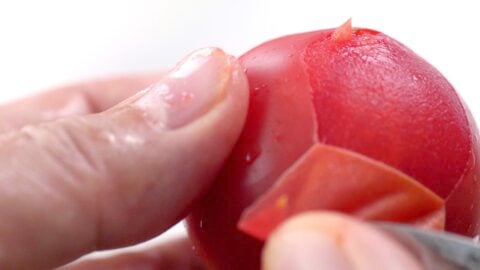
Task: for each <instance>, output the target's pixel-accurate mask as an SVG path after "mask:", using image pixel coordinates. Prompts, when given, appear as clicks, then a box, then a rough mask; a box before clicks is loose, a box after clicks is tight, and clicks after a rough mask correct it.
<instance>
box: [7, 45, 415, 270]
mask: <svg viewBox="0 0 480 270" xmlns="http://www.w3.org/2000/svg"><path fill="white" fill-rule="evenodd" d="M185 65H187V66H185ZM187 67H188V70H189V71H188V70H186V68H187ZM180 71H182V72H180ZM187 71H188V72H187ZM180 75H181V76H180ZM179 77H182V78H183V79H182V83H180V84H178V81H176V80H177V79H178V78H179ZM154 82H156V83H154ZM152 83H154V86H153V87H149V88H148V87H147V86H149V85H151V84H152ZM162 85H163V86H165V85H167V86H168V87H169V89H170V91H167V92H165V91H164V90H160V89H165V88H164V87H163V86H162ZM146 87H147V90H145V91H141V92H138V91H139V90H141V89H145V88H146ZM165 93H167V94H168V93H169V94H172V95H173V96H174V100H175V95H177V96H178V94H180V97H182V96H189V97H191V98H192V99H189V100H190V101H192V100H193V101H192V102H197V103H196V105H194V107H195V108H196V109H194V110H193V111H192V110H190V111H188V109H187V110H185V108H182V107H181V106H182V104H183V105H184V103H182V99H181V98H180V99H179V100H178V99H177V101H180V102H179V103H169V106H167V105H166V102H171V101H172V99H171V98H166V96H165ZM184 93H186V94H184ZM188 93H190V94H195V95H193V97H192V96H191V95H188ZM202 94H206V96H205V95H204V96H201V95H202ZM132 95H133V96H132ZM170 97H171V96H170ZM197 97H198V99H197ZM165 98H166V99H165ZM122 100H123V101H122ZM120 101H121V102H120ZM183 101H185V100H183ZM118 102H120V103H119V104H118ZM247 103H248V87H247V86H246V81H245V78H244V74H243V70H242V68H241V67H240V66H239V65H238V63H237V61H236V60H235V59H234V58H232V57H230V56H228V55H226V54H225V53H223V52H222V51H220V50H218V49H210V50H207V51H205V50H203V51H201V52H197V53H194V54H193V55H191V56H190V57H189V58H188V60H184V61H183V62H182V64H180V65H179V66H177V68H176V69H175V70H174V71H173V72H169V73H166V74H165V75H161V74H144V75H136V76H127V77H121V78H112V79H109V80H101V81H95V82H89V83H82V84H77V85H74V86H69V87H64V88H60V89H55V90H52V91H48V92H44V93H41V94H39V95H36V96H33V97H29V98H25V99H22V100H19V101H15V102H12V103H9V104H5V105H3V106H0V116H1V117H0V119H1V122H0V168H1V170H0V195H1V196H0V212H1V213H2V218H1V219H0V240H1V241H0V268H2V269H51V268H52V267H57V266H60V265H63V264H65V263H69V262H72V261H73V260H75V259H76V258H78V257H80V256H82V255H85V254H88V253H89V252H92V251H95V250H102V249H106V248H118V247H123V246H128V245H132V244H136V243H139V242H142V241H144V240H146V239H148V238H150V237H153V236H155V235H158V234H161V233H162V232H163V231H165V230H166V229H167V228H169V227H170V226H171V225H172V224H174V223H176V222H177V221H178V220H179V219H181V218H182V217H183V216H185V214H186V213H188V211H189V210H190V208H191V207H192V206H193V205H194V204H195V201H197V200H199V199H200V198H201V197H202V196H203V195H204V191H205V190H206V189H208V188H209V186H210V184H211V181H213V178H214V177H213V176H214V175H215V173H216V172H217V171H218V170H219V169H220V167H221V166H222V165H223V163H224V161H225V159H226V158H227V156H228V154H229V152H230V149H231V148H232V146H233V144H234V143H235V141H236V139H237V138H238V136H239V133H240V131H241V129H242V126H243V122H244V118H245V114H246V111H247V106H248V104H247ZM172 106H173V109H171V107H172ZM175 106H176V107H175ZM178 106H180V107H178ZM179 109H180V110H179ZM172 112H175V113H174V114H172ZM177 116H178V117H177ZM226 125H228V128H225V126H226ZM126 135H131V136H126ZM133 135H135V136H133ZM134 139H135V140H134ZM189 160H195V161H196V162H188V161H189ZM219 214H221V213H219ZM338 224H343V225H342V226H337V225H338ZM332 226H333V227H335V228H337V229H336V230H327V229H325V228H331V227H332ZM358 231H361V232H362V235H364V236H365V237H367V239H375V241H374V242H368V241H367V242H365V239H360V238H358V237H357V236H358V235H357V234H356V232H358ZM305 233H306V234H308V235H312V234H313V235H316V236H315V237H313V238H312V239H313V242H312V241H311V242H309V243H304V241H303V240H302V239H303V238H302V237H303V235H305ZM341 235H344V236H346V237H349V238H350V239H351V243H353V244H354V246H355V243H357V247H358V246H360V247H361V246H363V245H366V246H368V247H370V249H369V250H370V251H371V253H369V254H362V253H359V250H361V249H353V250H350V251H349V252H347V253H342V252H343V251H341V250H339V247H338V246H335V245H330V244H329V243H330V242H329V241H330V240H329V239H331V238H335V237H339V236H341ZM325 241H326V242H325ZM295 243H296V245H298V248H297V249H294V251H297V252H291V244H295ZM325 243H327V244H325ZM307 244H308V245H307ZM266 247H267V248H266V249H265V251H264V255H263V257H264V260H263V262H264V269H266V270H277V269H285V267H286V266H288V265H291V264H292V263H295V264H296V263H298V262H299V261H302V260H304V259H307V260H310V261H311V262H312V263H311V264H309V265H305V264H303V265H298V267H297V268H296V269H311V268H305V267H316V268H318V267H323V268H322V269H345V268H340V267H345V265H350V264H346V262H345V260H346V261H348V262H350V261H352V260H353V262H354V263H355V264H351V265H350V266H352V267H354V266H355V267H357V266H358V267H360V268H358V267H357V268H351V269H375V268H365V267H372V265H371V264H367V265H363V266H362V264H361V263H362V259H361V258H365V259H368V258H370V257H369V256H374V258H377V259H375V260H372V261H371V262H370V263H375V264H376V267H377V268H378V267H387V268H381V269H396V268H389V267H390V266H392V265H394V266H396V267H403V268H399V269H415V268H409V267H413V266H415V265H417V262H416V261H415V259H414V257H413V256H412V255H410V254H409V253H408V252H407V251H406V250H404V249H403V248H402V247H401V246H399V245H398V244H396V243H395V242H394V241H393V240H391V239H390V238H388V237H387V236H386V235H384V234H382V232H380V231H378V230H376V229H375V228H373V227H370V226H368V225H366V224H364V223H362V222H360V221H357V220H354V219H351V218H348V217H345V216H338V215H332V214H329V213H320V212H318V213H312V214H309V215H307V216H300V217H296V218H294V219H292V220H291V221H287V222H286V223H285V226H282V227H281V228H280V229H279V230H278V231H276V232H274V233H273V234H272V236H271V237H270V238H269V239H268V241H267V245H266ZM375 247H376V248H375ZM385 247H387V249H385ZM302 250H309V251H310V252H306V253H305V252H299V251H302ZM385 250H388V251H389V252H390V253H389V254H390V255H391V256H394V257H395V255H398V256H397V257H396V258H397V259H395V260H392V259H390V258H391V257H388V260H387V259H385V260H382V258H381V257H380V259H378V258H379V257H378V256H376V254H383V253H382V252H384V251H385ZM322 254H324V255H325V256H319V255H322ZM329 254H336V256H335V258H336V260H331V257H329V256H327V255H329ZM309 255H313V256H314V257H315V258H310V259H308V258H307V257H305V256H309ZM362 256H365V257H362ZM279 258H280V259H283V261H282V260H279ZM355 258H356V259H355ZM385 258H386V257H385ZM312 259H315V260H314V261H313V260H312ZM359 261H360V262H359ZM350 266H349V267H350ZM140 267H145V268H147V269H185V270H187V269H190V270H194V269H204V266H203V265H202V263H201V261H200V260H199V259H198V258H197V257H196V254H195V253H194V252H192V249H191V245H190V243H189V242H188V240H186V239H181V240H178V241H174V242H170V243H165V244H161V245H159V246H154V247H150V248H149V249H148V250H140V251H135V252H133V251H127V252H123V253H120V254H118V255H115V256H113V257H109V258H86V259H83V260H80V261H74V262H73V263H71V264H68V265H66V266H63V267H62V268H61V269H76V270H81V269H138V268H140ZM302 267H303V268H302ZM361 267H364V268H361ZM415 267H416V266H415Z"/></svg>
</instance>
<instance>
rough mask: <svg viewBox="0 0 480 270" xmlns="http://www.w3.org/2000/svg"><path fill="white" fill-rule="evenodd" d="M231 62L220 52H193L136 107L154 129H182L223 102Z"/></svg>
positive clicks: (150, 90)
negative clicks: (153, 125)
mask: <svg viewBox="0 0 480 270" xmlns="http://www.w3.org/2000/svg"><path fill="white" fill-rule="evenodd" d="M231 62H232V60H231V57H230V56H228V55H226V54H225V53H224V52H223V51H222V50H220V49H216V48H206V49H201V50H198V51H195V52H193V53H191V54H190V55H189V56H187V57H186V58H185V59H184V60H183V61H181V62H180V63H179V64H178V65H177V66H176V67H175V68H174V69H173V70H172V71H170V72H169V73H168V74H167V75H166V76H165V77H164V78H163V79H162V80H161V81H159V82H158V83H155V84H154V85H152V86H150V87H149V88H148V89H147V90H146V92H145V94H144V95H143V96H142V97H141V98H139V99H138V100H137V101H135V104H136V105H137V106H139V107H141V108H142V109H144V110H145V112H146V113H147V117H148V118H149V120H152V121H153V122H154V124H155V125H158V126H161V127H162V128H167V129H175V128H179V127H181V126H184V125H186V124H188V123H190V122H192V121H194V120H195V119H197V118H198V117H200V116H201V115H203V114H204V113H206V112H208V111H209V110H210V109H211V108H213V107H214V106H215V104H216V103H218V102H219V101H221V100H222V99H223V97H224V96H225V92H226V89H227V86H228V82H229V80H230V77H231V70H232V68H231V67H232V63H231Z"/></svg>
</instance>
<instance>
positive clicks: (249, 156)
mask: <svg viewBox="0 0 480 270" xmlns="http://www.w3.org/2000/svg"><path fill="white" fill-rule="evenodd" d="M241 64H242V65H243V66H244V67H245V69H246V73H247V76H248V79H249V83H250V91H251V97H250V108H249V113H248V117H247V122H246V124H245V128H244V131H243V133H242V135H241V137H240V139H239V141H238V143H237V145H236V147H235V149H234V150H233V152H232V154H231V156H230V158H229V160H228V161H227V163H226V164H225V166H224V168H223V170H222V171H221V172H220V174H219V176H218V179H217V181H216V184H215V185H214V187H213V188H212V190H211V191H210V192H209V194H208V195H207V196H206V198H205V200H204V201H203V202H201V204H200V205H199V206H198V207H197V208H196V209H195V210H194V211H193V213H192V214H191V215H190V216H189V218H188V227H189V233H190V236H191V237H192V239H193V241H194V243H195V246H196V249H197V250H198V252H199V253H200V255H202V256H203V257H204V258H205V259H206V260H207V262H208V263H209V264H210V265H211V266H212V267H213V269H232V270H234V269H243V270H249V269H259V257H260V252H261V248H262V242H261V241H259V240H256V239H254V238H253V237H251V236H249V235H248V234H246V233H244V232H241V231H239V230H238V229H237V224H238V222H239V219H240V216H241V215H242V213H243V212H244V210H245V208H247V207H249V206H250V205H251V204H252V203H253V202H255V201H256V200H257V199H258V198H259V197H261V196H262V195H263V194H265V193H268V191H269V189H270V188H271V187H272V185H274V183H276V181H277V180H278V179H280V178H282V177H281V176H282V175H283V174H285V173H286V171H288V169H289V168H291V167H292V166H293V165H294V164H295V163H296V162H299V160H301V157H302V156H303V155H305V153H307V152H308V151H309V149H311V148H312V147H313V146H314V145H318V144H324V145H331V146H332V147H338V148H343V149H345V150H347V151H352V152H354V153H356V154H358V155H363V156H365V157H366V158H369V159H372V160H375V162H379V163H382V164H384V165H385V166H388V167H391V168H392V169H394V170H398V171H400V172H401V173H403V174H405V175H407V176H409V177H411V178H413V179H415V180H416V181H418V183H419V184H421V185H422V186H424V187H426V188H427V189H429V190H431V191H433V193H435V194H436V195H435V196H438V197H439V198H440V199H442V200H445V203H446V229H447V230H450V231H454V232H458V233H462V234H466V235H474V234H476V233H478V231H479V228H480V226H479V224H478V217H479V202H480V198H479V190H480V186H479V185H480V184H479V183H478V181H477V180H476V179H478V177H479V175H480V173H479V169H478V167H477V166H476V164H475V162H474V157H475V156H476V155H477V156H478V143H477V135H476V134H477V132H476V128H475V127H474V123H473V120H472V119H471V117H470V116H469V113H468V111H467V110H466V108H465V107H464V105H463V103H462V102H461V100H460V98H459V97H458V95H457V94H456V92H455V90H454V89H453V87H452V86H451V85H450V84H449V82H448V81H447V80H446V79H445V78H444V77H443V76H442V75H441V74H440V73H439V72H438V71H437V70H436V69H435V68H434V67H432V66H431V65H430V64H428V63H427V62H426V61H425V60H423V59H422V58H420V57H419V56H417V55H416V54H415V53H413V52H412V51H411V50H409V49H408V48H406V47H405V46H404V45H402V44H401V43H399V42H397V41H395V40H394V39H392V38H390V37H388V36H386V35H384V34H382V33H380V32H377V31H373V30H368V29H352V28H351V26H350V24H349V23H347V24H345V25H344V26H342V27H340V28H338V29H329V30H323V31H317V32H310V33H304V34H297V35H292V36H286V37H282V38H279V39H276V40H272V41H270V42H267V43H264V44H262V45H260V46H259V47H257V48H254V49H253V50H251V51H249V52H247V53H246V54H245V55H243V56H242V57H241ZM314 159H315V158H314ZM367 167H368V166H367ZM388 170H390V169H388ZM283 178H285V177H283ZM287 178H288V177H287ZM297 178H298V177H297ZM310 178H311V177H306V179H310ZM310 181H311V179H310ZM333 182H334V181H333ZM360 187H361V189H362V190H357V192H361V191H364V192H368V189H369V188H368V187H365V186H362V185H359V189H360ZM290 189H291V188H290ZM433 193H432V194H433ZM346 195H347V194H337V196H339V197H341V196H346ZM325 197H326V196H322V192H321V191H318V198H320V200H321V198H325ZM289 199H290V200H293V201H296V202H297V205H298V201H301V200H302V197H301V195H298V196H297V197H293V198H289ZM305 201H308V200H305ZM419 201H421V200H419ZM307 204H308V203H307ZM310 204H312V205H315V204H316V203H315V202H313V203H310ZM319 205H323V204H319ZM303 206H311V205H302V207H303ZM302 207H300V208H299V209H303V208H302ZM411 207H412V209H413V208H414V207H415V204H413V206H411ZM267 208H268V205H267ZM320 209H322V208H320ZM402 211H409V210H408V209H405V210H402ZM270 225H271V226H275V225H278V224H269V226H270Z"/></svg>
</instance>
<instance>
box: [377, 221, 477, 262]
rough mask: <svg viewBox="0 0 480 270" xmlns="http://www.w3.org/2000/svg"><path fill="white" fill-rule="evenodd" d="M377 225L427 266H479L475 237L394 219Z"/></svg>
mask: <svg viewBox="0 0 480 270" xmlns="http://www.w3.org/2000/svg"><path fill="white" fill-rule="evenodd" d="M377 225H378V227H380V228H381V229H383V230H384V231H386V232H387V233H389V234H390V235H392V236H393V237H394V238H395V239H396V240H398V241H399V242H400V243H402V244H403V245H404V246H405V247H407V248H408V249H409V250H410V251H411V252H412V253H413V254H415V255H416V256H417V257H418V258H419V260H420V261H421V262H422V263H423V265H424V267H425V269H427V270H457V269H462V270H463V269H465V270H480V244H479V243H478V240H474V239H472V238H467V237H463V236H460V235H456V234H452V233H447V232H440V231H433V230H425V229H421V228H417V227H414V226H408V225H403V224H397V223H377ZM392 259H394V258H392Z"/></svg>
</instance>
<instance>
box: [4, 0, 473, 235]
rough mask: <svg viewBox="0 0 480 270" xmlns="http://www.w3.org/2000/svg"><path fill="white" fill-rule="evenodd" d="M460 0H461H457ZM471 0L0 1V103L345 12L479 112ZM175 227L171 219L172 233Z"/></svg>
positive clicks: (244, 45) (243, 46)
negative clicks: (399, 46)
mask: <svg viewBox="0 0 480 270" xmlns="http://www.w3.org/2000/svg"><path fill="white" fill-rule="evenodd" d="M460 3H461V4H460ZM477 5H478V4H477V1H418V0H416V1H353V0H352V1H339V0H335V1H332V0H329V1H318V0H317V1H314V0H312V1H307V0H295V1H284V0H264V1H261V0H243V1H222V0H203V1H202V0H190V1H189V0H176V1H173V0H170V1H168V0H164V1H158V0H157V1H154V0H140V1H138V0H137V1H126V0H108V1H107V0H103V1H93V0H87V1H62V0H57V1H54V0H44V1H35V0H32V1H25V0H20V1H1V2H0V34H1V35H0V39H1V40H0V103H3V102H6V101H8V100H10V99H13V98H17V97H20V96H25V95H28V94H31V93H33V92H35V91H38V90H43V89H46V88H49V87H52V86H57V85H60V84H64V83H68V82H72V81H79V80H83V79H88V78H93V77H101V76H105V75H112V74H119V73H129V72H138V71H147V70H154V69H164V68H166V67H169V66H171V65H173V64H174V63H175V62H176V61H177V60H179V59H180V58H181V57H182V56H183V55H185V54H186V53H187V52H189V51H191V50H194V49H196V48H199V47H205V46H212V45H213V46H219V47H222V48H224V49H225V50H227V51H228V52H230V53H233V54H236V55H239V54H241V53H242V52H244V51H246V50H247V49H249V48H251V47H252V46H254V45H257V44H258V43H260V42H263V41H265V40H266V39H269V38H273V37H276V36H279V35H285V34H289V33H294V32H302V31H309V30H314V29H320V28H331V27H335V26H338V25H340V24H341V23H343V22H344V21H345V20H346V19H348V18H350V17H352V18H353V23H354V25H355V26H363V27H369V28H374V29H377V30H380V31H382V32H385V33H387V34H389V35H391V36H393V37H394V38H396V39H398V40H400V41H401V42H402V43H404V44H406V45H407V46H409V47H410V48H412V49H413V50H414V51H416V52H417V53H418V54H420V55H421V56H423V57H424V58H426V59H427V60H428V61H429V62H430V63H432V64H433V65H434V66H436V67H437V68H438V69H439V70H440V71H441V72H442V73H443V74H444V75H445V76H446V77H447V78H448V79H449V80H450V82H451V83H452V84H453V85H454V86H455V87H456V89H457V90H458V91H459V92H460V94H461V96H462V97H463V98H464V99H465V100H466V102H467V104H468V105H469V106H470V108H471V110H472V112H473V113H474V115H475V117H476V119H479V121H480V94H479V90H480V80H479V79H478V77H479V76H480V71H479V70H480V69H478V68H477V67H478V63H479V62H480V52H479V48H480V41H479V39H478V33H479V31H478V29H479V26H480V23H479V21H478V10H479V9H478V7H477ZM179 231H181V229H178V228H177V229H175V233H174V234H176V233H178V232H179Z"/></svg>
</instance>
